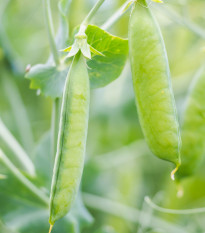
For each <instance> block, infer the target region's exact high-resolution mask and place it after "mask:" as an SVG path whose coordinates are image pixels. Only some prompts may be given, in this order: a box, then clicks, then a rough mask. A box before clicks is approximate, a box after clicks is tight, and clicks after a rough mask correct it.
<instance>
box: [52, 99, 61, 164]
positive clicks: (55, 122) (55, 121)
mask: <svg viewBox="0 0 205 233" xmlns="http://www.w3.org/2000/svg"><path fill="white" fill-rule="evenodd" d="M59 110H60V99H59V98H56V99H55V100H54V101H53V110H52V126H51V128H52V143H51V144H52V156H53V161H54V160H55V155H56V149H57V139H58V129H59Z"/></svg>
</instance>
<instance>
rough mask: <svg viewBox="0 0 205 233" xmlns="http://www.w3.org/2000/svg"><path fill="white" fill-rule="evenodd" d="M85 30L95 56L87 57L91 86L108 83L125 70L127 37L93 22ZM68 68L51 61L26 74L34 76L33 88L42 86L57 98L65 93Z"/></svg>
mask: <svg viewBox="0 0 205 233" xmlns="http://www.w3.org/2000/svg"><path fill="white" fill-rule="evenodd" d="M86 34H87V37H88V38H87V42H88V44H89V45H90V46H91V48H93V49H92V50H91V51H92V54H93V57H92V59H91V60H88V61H87V64H88V68H89V69H88V72H89V77H90V82H91V87H92V88H98V87H103V86H106V85H108V84H109V83H110V82H112V81H114V80H115V79H116V78H118V77H119V75H120V73H121V72H122V69H123V67H124V65H125V62H126V58H127V54H128V41H127V40H126V39H122V38H119V37H116V36H113V35H111V34H109V33H108V32H106V31H104V30H102V29H100V28H99V27H97V26H94V25H89V26H88V27H87V30H86ZM93 51H95V53H93ZM96 51H97V52H96ZM67 72H68V66H67V68H65V69H63V70H58V69H57V68H56V67H55V66H53V65H51V64H50V63H47V64H38V65H35V66H33V67H32V68H31V69H30V71H29V72H28V73H27V74H26V78H28V79H30V80H31V84H30V87H31V88H32V89H39V90H40V91H41V92H42V94H44V95H45V96H50V97H52V98H56V97H61V96H62V93H63V87H64V83H65V79H66V75H67Z"/></svg>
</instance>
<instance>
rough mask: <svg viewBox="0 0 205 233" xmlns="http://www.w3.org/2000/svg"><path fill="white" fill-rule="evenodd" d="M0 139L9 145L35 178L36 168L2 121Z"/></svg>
mask: <svg viewBox="0 0 205 233" xmlns="http://www.w3.org/2000/svg"><path fill="white" fill-rule="evenodd" d="M0 137H1V138H2V140H3V141H4V142H5V143H6V144H7V146H8V147H9V148H10V149H11V150H12V151H13V153H14V154H15V155H16V157H17V158H18V160H19V161H20V162H21V164H22V165H23V167H24V168H25V169H26V171H28V173H29V174H30V175H31V176H35V167H34V164H33V162H32V161H31V159H30V158H29V156H28V155H27V153H26V152H25V151H24V149H23V148H22V147H21V145H20V144H19V143H18V141H17V140H16V139H15V137H14V136H13V135H12V134H11V133H10V131H9V130H8V129H7V127H6V126H5V125H4V123H3V122H2V120H1V119H0Z"/></svg>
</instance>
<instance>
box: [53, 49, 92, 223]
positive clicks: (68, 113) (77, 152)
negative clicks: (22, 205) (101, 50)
mask: <svg viewBox="0 0 205 233" xmlns="http://www.w3.org/2000/svg"><path fill="white" fill-rule="evenodd" d="M89 102H90V85H89V77H88V72H87V67H86V62H85V58H84V57H83V55H82V54H81V53H80V52H78V54H77V55H75V57H74V59H73V62H72V65H71V67H70V70H69V73H68V76H67V80H66V84H65V88H64V94H63V102H62V109H61V118H60V128H59V135H58V145H57V154H56V158H55V164H54V173H53V179H52V186H51V198H50V218H49V222H50V224H51V226H52V225H54V223H55V221H56V220H58V219H60V218H62V217H63V216H65V215H66V214H67V213H68V211H69V210H70V208H71V206H72V204H73V202H74V200H75V197H76V193H77V191H78V188H79V184H80V181H81V176H82V171H83V166H84V155H85V146H86V138H87V128H88V115H89Z"/></svg>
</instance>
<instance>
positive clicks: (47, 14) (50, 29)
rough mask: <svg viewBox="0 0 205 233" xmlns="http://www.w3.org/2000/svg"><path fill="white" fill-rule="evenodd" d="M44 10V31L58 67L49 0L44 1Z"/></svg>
mask: <svg viewBox="0 0 205 233" xmlns="http://www.w3.org/2000/svg"><path fill="white" fill-rule="evenodd" d="M44 10H45V22H46V29H47V33H48V38H49V42H50V47H51V51H52V54H53V58H54V61H55V64H56V65H59V63H60V62H59V54H58V50H57V47H56V43H55V36H54V29H53V20H52V15H51V6H50V0H44Z"/></svg>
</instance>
